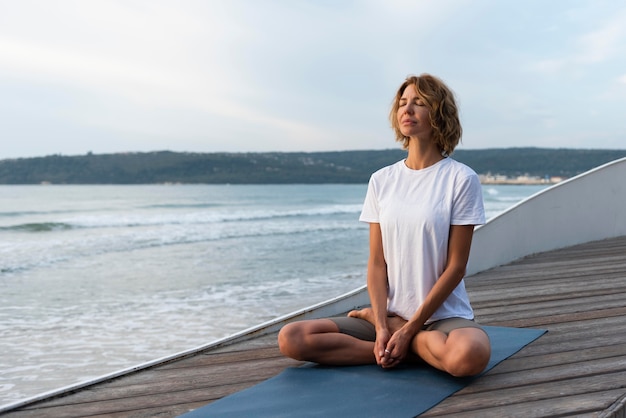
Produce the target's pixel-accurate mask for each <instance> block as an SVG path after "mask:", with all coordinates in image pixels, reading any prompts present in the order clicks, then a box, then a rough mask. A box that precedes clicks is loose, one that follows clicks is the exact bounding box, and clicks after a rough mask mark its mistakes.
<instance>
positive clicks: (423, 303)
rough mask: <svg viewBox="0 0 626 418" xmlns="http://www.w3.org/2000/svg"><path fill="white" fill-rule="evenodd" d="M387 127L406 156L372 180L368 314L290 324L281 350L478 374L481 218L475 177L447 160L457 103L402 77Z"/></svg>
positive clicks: (430, 85)
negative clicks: (473, 255) (470, 288)
mask: <svg viewBox="0 0 626 418" xmlns="http://www.w3.org/2000/svg"><path fill="white" fill-rule="evenodd" d="M389 118H390V121H391V125H392V127H393V129H394V131H395V134H396V139H397V140H398V141H400V142H402V144H403V147H404V148H405V149H406V150H407V151H408V155H407V158H406V159H405V160H402V161H399V162H397V163H395V164H392V165H390V166H388V167H385V168H382V169H381V170H378V171H377V172H376V173H374V174H373V175H372V177H371V178H370V182H369V186H368V190H367V195H366V198H365V204H364V206H363V211H362V213H361V217H360V220H361V221H363V222H367V223H369V226H370V254H369V261H368V268H367V288H368V292H369V297H370V302H371V308H366V309H363V310H357V311H352V312H350V313H349V314H348V316H347V317H342V318H328V319H317V320H309V321H300V322H294V323H290V324H287V325H286V326H284V327H283V328H282V329H281V331H280V333H279V335H278V342H279V347H280V350H281V352H282V353H283V354H285V355H286V356H289V357H292V358H295V359H298V360H305V361H313V362H317V363H321V364H327V365H357V364H370V363H371V364H373V363H377V364H379V365H380V366H382V367H384V368H390V367H394V366H396V365H398V364H400V363H401V362H403V361H405V360H409V359H412V358H415V357H416V356H417V357H418V358H420V359H422V360H424V361H426V362H427V363H429V364H430V365H432V366H434V367H436V368H438V369H440V370H443V371H446V372H448V373H450V374H451V375H454V376H471V375H475V374H478V373H480V372H481V371H482V370H484V368H485V367H486V365H487V363H488V361H489V357H490V353H491V347H490V343H489V337H488V336H487V334H486V333H485V331H484V330H483V329H482V328H481V327H480V326H479V325H477V324H476V323H475V322H473V318H474V315H473V311H472V308H471V306H470V304H469V299H468V296H467V293H466V291H465V286H464V283H463V276H464V275H465V268H466V265H467V260H468V257H469V252H470V246H471V241H472V235H473V232H474V226H475V225H479V224H482V223H484V217H485V215H484V209H483V201H482V192H481V186H480V182H479V181H478V176H477V175H476V173H475V172H474V171H472V170H471V169H470V168H469V167H467V166H465V165H463V164H461V163H459V162H457V161H455V160H453V159H452V158H450V157H449V155H450V154H451V153H452V152H453V151H454V148H455V147H456V145H457V144H458V143H459V140H460V138H461V133H462V129H461V124H460V122H459V117H458V111H457V106H456V103H455V100H454V96H453V94H452V92H451V91H450V90H449V89H448V87H447V86H446V85H445V84H444V83H443V82H442V81H441V80H439V79H438V78H436V77H433V76H431V75H428V74H422V75H421V76H419V77H416V76H411V77H408V78H407V79H406V80H405V82H404V83H403V84H402V85H401V86H400V88H399V89H398V91H397V93H396V97H395V100H394V104H393V107H392V109H391V112H390V115H389Z"/></svg>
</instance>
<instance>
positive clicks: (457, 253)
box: [387, 225, 474, 359]
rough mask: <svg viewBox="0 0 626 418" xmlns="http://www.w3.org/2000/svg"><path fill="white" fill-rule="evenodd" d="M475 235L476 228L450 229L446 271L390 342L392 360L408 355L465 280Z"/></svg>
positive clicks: (453, 226)
mask: <svg viewBox="0 0 626 418" xmlns="http://www.w3.org/2000/svg"><path fill="white" fill-rule="evenodd" d="M473 234H474V226H473V225H451V226H450V237H449V240H448V260H447V262H446V267H445V268H444V270H443V273H442V274H441V276H440V277H439V279H438V280H437V282H436V283H435V285H434V286H433V288H432V289H431V290H430V292H429V293H428V296H426V299H425V300H424V302H423V303H422V305H421V306H420V307H419V308H418V309H417V311H416V312H415V314H414V315H413V316H412V317H411V319H410V320H409V321H408V322H407V323H406V324H404V326H403V327H402V328H400V329H399V330H398V331H397V332H396V333H394V335H393V337H392V339H391V340H390V341H389V344H388V345H387V349H388V350H390V351H392V357H394V358H396V357H400V359H401V358H403V357H404V356H405V355H406V353H407V352H408V349H409V345H410V343H411V340H412V339H413V337H415V336H416V335H417V333H418V332H420V330H421V329H422V326H423V325H424V323H425V322H426V321H427V320H428V318H430V317H431V316H432V315H433V313H435V311H436V310H437V309H438V308H439V307H440V306H441V304H442V303H443V302H444V301H445V300H446V299H447V298H448V296H450V294H451V293H452V291H453V290H454V289H455V288H456V287H457V286H458V284H459V283H460V282H461V280H462V279H463V276H464V275H465V268H466V266H467V260H468V259H469V252H470V247H471V244H472V236H473ZM394 349H395V351H394Z"/></svg>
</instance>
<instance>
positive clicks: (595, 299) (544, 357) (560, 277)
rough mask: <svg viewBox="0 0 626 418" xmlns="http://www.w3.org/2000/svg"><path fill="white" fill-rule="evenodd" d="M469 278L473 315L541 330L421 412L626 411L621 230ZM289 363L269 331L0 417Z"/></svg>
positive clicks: (233, 383) (196, 401)
mask: <svg viewBox="0 0 626 418" xmlns="http://www.w3.org/2000/svg"><path fill="white" fill-rule="evenodd" d="M467 287H468V290H469V291H470V297H471V299H472V303H473V306H474V308H475V310H476V316H477V319H478V321H479V322H481V323H483V324H486V325H502V326H515V327H532V328H543V329H547V330H548V331H549V332H548V333H547V334H545V335H544V336H543V337H541V338H540V339H539V340H537V341H535V342H534V343H532V344H530V345H529V346H527V347H526V348H524V349H523V350H522V351H520V352H519V353H517V354H516V355H514V356H513V357H511V358H509V359H507V360H505V361H504V362H503V363H501V364H499V365H498V366H496V367H495V368H494V369H492V370H491V371H490V372H489V373H487V374H486V375H485V376H482V377H481V378H479V379H478V380H476V381H475V382H474V383H472V384H471V385H469V386H467V387H466V388H464V389H462V390H461V391H459V392H457V393H456V394H454V395H453V396H451V397H449V398H447V399H446V400H444V401H443V402H441V403H440V404H439V405H437V406H435V407H434V408H432V409H431V410H429V411H428V412H426V413H425V414H423V415H422V416H424V417H436V416H455V417H490V416H491V417H505V416H512V417H549V416H597V417H614V418H624V417H625V416H626V415H625V409H626V237H620V238H616V239H609V240H604V241H597V242H592V243H587V244H584V245H579V246H574V247H570V248H567V249H561V250H556V251H551V252H547V253H543V254H538V255H534V256H530V257H526V258H524V259H522V260H519V261H517V262H514V263H511V264H508V265H506V266H502V267H497V268H494V269H492V270H489V271H486V272H482V273H479V274H476V275H474V276H472V277H469V278H468V279H467ZM298 364H299V363H298V362H296V361H293V360H289V359H285V358H283V357H281V356H280V354H279V352H278V349H277V347H276V341H275V335H269V336H264V337H260V338H257V339H255V340H251V341H248V342H245V343H237V344H233V345H231V346H228V347H223V348H221V349H217V350H211V351H207V352H203V353H202V354H200V355H196V356H193V357H190V358H187V359H183V360H179V361H176V362H172V363H169V364H165V365H161V366H156V367H153V368H150V369H147V370H143V371H141V372H138V373H134V374H131V375H127V376H124V377H119V378H116V379H114V380H112V381H110V382H105V383H100V384H98V385H95V386H92V387H89V388H87V389H83V390H80V391H78V392H77V393H74V394H70V395H66V396H62V397H58V398H56V399H52V400H46V401H40V402H36V403H33V404H30V405H27V406H23V407H21V408H19V409H17V410H15V411H12V412H8V413H5V414H4V415H3V416H6V417H11V418H13V417H77V416H81V417H86V416H96V417H97V416H107V417H148V416H150V417H152V416H158V417H172V416H176V415H179V414H181V413H184V412H187V411H188V410H190V409H194V408H197V407H199V406H202V405H205V404H207V403H210V402H211V401H213V400H216V399H219V398H221V397H223V396H226V395H228V394H230V393H233V392H236V391H239V390H241V389H244V388H246V387H249V386H252V385H254V384H255V383H258V382H260V381H262V380H264V379H267V378H269V377H271V376H273V375H276V374H278V373H279V372H280V371H281V370H283V369H284V368H285V367H287V366H296V365H298Z"/></svg>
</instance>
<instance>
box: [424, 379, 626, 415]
mask: <svg viewBox="0 0 626 418" xmlns="http://www.w3.org/2000/svg"><path fill="white" fill-rule="evenodd" d="M624 382H626V371H621V372H617V373H610V374H606V375H596V376H590V377H583V378H575V379H570V380H568V381H566V382H563V383H561V384H558V385H555V384H554V383H552V382H549V383H541V384H536V385H526V386H517V387H514V388H505V389H498V390H493V391H488V392H482V393H477V394H471V395H464V394H460V393H458V394H457V395H456V396H455V398H454V399H453V398H448V399H447V400H446V401H444V402H442V403H440V404H439V405H437V406H435V407H434V408H432V409H430V410H429V411H428V412H427V413H425V414H423V415H422V416H423V417H435V416H442V415H443V416H451V415H453V414H454V415H456V414H457V413H460V412H465V411H476V410H481V409H482V408H484V407H485V405H489V406H490V407H498V408H502V407H508V406H510V405H513V404H521V403H526V402H533V401H543V400H550V399H558V398H562V397H565V396H567V397H569V396H575V395H584V394H587V393H590V392H592V393H596V392H603V391H610V390H613V389H614V388H615V387H619V385H621V384H623V383H624Z"/></svg>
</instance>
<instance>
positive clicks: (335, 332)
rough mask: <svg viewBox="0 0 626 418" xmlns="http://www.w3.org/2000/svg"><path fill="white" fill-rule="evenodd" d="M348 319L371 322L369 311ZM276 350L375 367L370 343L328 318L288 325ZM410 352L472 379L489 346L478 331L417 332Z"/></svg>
mask: <svg viewBox="0 0 626 418" xmlns="http://www.w3.org/2000/svg"><path fill="white" fill-rule="evenodd" d="M348 316H351V317H355V318H361V319H365V320H367V321H368V322H370V323H373V321H372V320H373V318H372V311H371V309H369V308H366V309H362V310H360V311H352V312H350V313H349V314H348ZM405 322H406V321H405V320H404V319H402V318H399V317H391V318H389V320H388V327H389V330H390V332H391V333H392V334H393V333H394V332H395V331H397V330H398V329H400V328H401V327H402V326H403V325H404V323H405ZM278 344H279V347H280V351H281V352H282V353H283V354H284V355H286V356H288V357H291V358H294V359H297V360H302V361H312V362H316V363H320V364H326V365H345V366H348V365H358V364H375V363H376V359H375V357H374V353H373V351H374V343H373V342H371V341H363V340H360V339H357V338H355V337H352V336H350V335H347V334H342V333H341V332H340V330H339V328H338V327H337V325H336V324H335V323H334V322H333V321H331V320H329V319H316V320H309V321H300V322H292V323H290V324H287V325H285V326H284V327H283V328H282V329H281V331H280V333H279V334H278ZM411 351H412V352H413V353H414V354H416V355H417V356H418V357H419V358H421V359H423V360H424V361H426V362H427V363H428V364H430V365H431V366H433V367H436V368H437V369H440V370H443V371H446V372H448V373H449V374H451V375H453V376H472V375H476V374H478V373H480V372H482V371H483V370H484V368H485V367H486V366H487V363H488V362H489V357H490V355H491V346H490V343H489V337H488V336H487V334H486V333H485V332H484V331H483V330H481V329H479V328H457V329H453V330H452V331H450V333H449V334H445V333H444V332H441V331H437V330H433V331H420V332H419V333H418V334H417V335H416V336H415V337H414V338H413V341H412V342H411Z"/></svg>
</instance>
